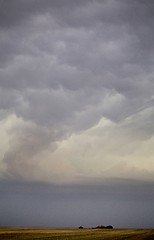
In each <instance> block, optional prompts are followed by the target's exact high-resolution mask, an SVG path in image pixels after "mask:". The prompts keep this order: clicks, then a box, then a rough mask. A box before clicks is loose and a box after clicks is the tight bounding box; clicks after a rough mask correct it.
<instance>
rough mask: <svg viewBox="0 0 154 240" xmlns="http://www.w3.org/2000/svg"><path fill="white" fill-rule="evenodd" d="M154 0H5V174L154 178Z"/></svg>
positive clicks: (61, 180)
mask: <svg viewBox="0 0 154 240" xmlns="http://www.w3.org/2000/svg"><path fill="white" fill-rule="evenodd" d="M153 12H154V2H153V1H152V0H149V1H146V0H140V1H139V0H134V1H128V0H102V1H99V0H94V1H92V0H85V1H72V0H58V1H57V0H52V1H49V0H46V1H43V0H32V1H31V0H27V1H24V0H13V1H9V0H5V1H4V0H1V1H0V132H1V144H0V179H1V181H2V183H4V182H5V181H7V182H8V181H9V182H10V184H11V182H12V181H13V182H14V181H15V182H23V183H24V182H29V183H31V182H33V184H34V183H36V184H37V182H39V183H42V182H44V183H48V184H51V185H52V184H60V185H65V184H66V185H67V184H75V185H76V184H79V185H80V184H82V183H83V184H85V183H86V184H87V182H89V183H88V184H92V183H97V180H96V179H97V178H98V179H99V181H100V182H102V183H103V182H104V181H106V180H105V179H113V178H114V179H117V178H118V179H121V182H123V181H125V179H130V181H137V182H138V183H139V182H140V181H141V182H142V181H145V182H149V184H151V185H150V186H153V181H154V161H153V155H154V150H153V144H154V68H153V55H154V44H153V42H154V31H153V24H154V16H153Z"/></svg>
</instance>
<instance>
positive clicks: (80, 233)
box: [0, 228, 154, 240]
mask: <svg viewBox="0 0 154 240" xmlns="http://www.w3.org/2000/svg"><path fill="white" fill-rule="evenodd" d="M0 239H3V240H12V239H14V240H24V239H25V240H45V239H46V240H47V239H48V240H50V239H51V240H52V239H53V240H77V239H79V240H84V239H86V240H92V239H94V240H95V239H98V240H107V239H109V240H111V239H112V240H114V239H115V240H120V239H124V240H126V239H128V240H153V239H154V229H88V228H85V229H74V228H61V229H58V228H57V229H56V228H35V229H33V228H0Z"/></svg>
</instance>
